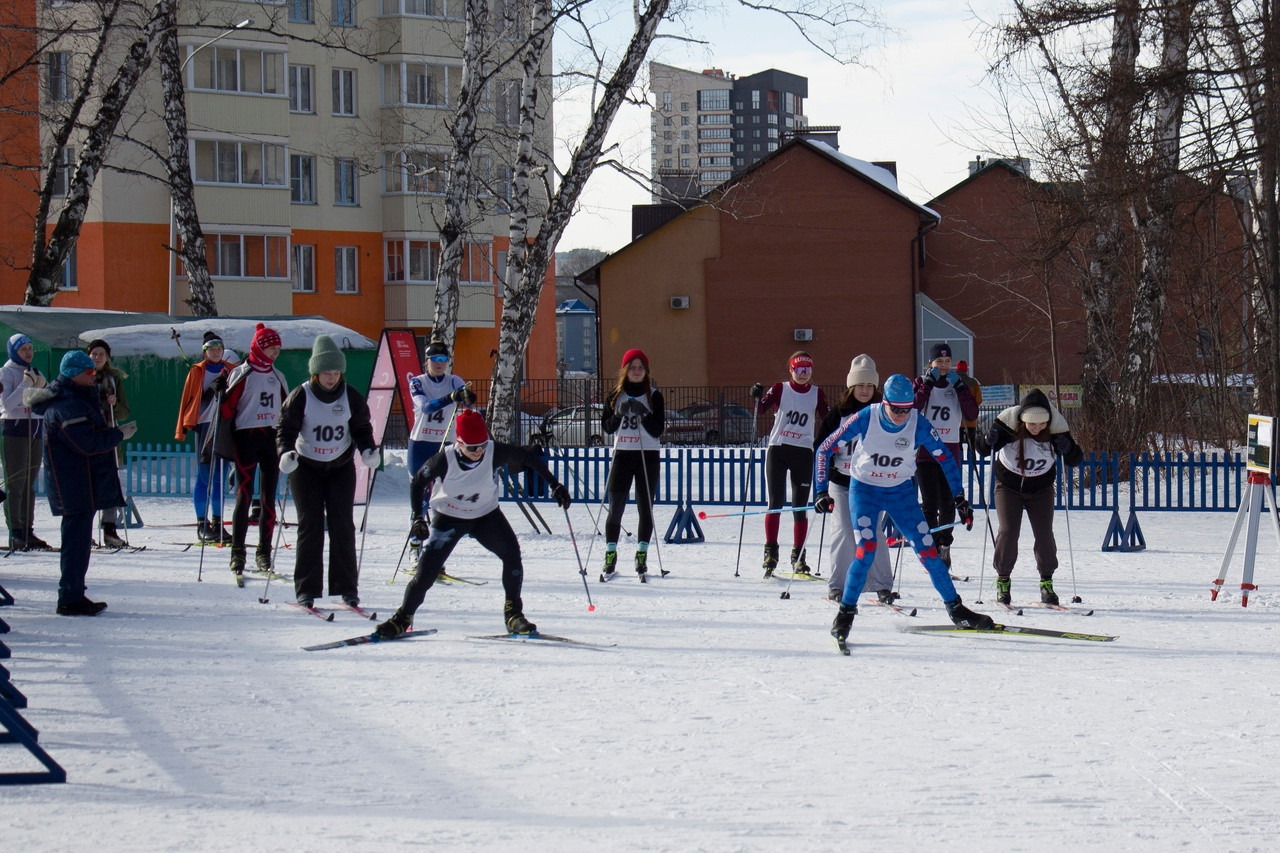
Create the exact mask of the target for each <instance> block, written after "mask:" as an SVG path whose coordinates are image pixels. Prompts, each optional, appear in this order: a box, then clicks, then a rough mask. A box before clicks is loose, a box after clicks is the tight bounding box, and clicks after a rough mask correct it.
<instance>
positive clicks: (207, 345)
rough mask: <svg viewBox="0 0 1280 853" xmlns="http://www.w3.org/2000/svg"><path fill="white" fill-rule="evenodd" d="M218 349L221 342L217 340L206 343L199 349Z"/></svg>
mask: <svg viewBox="0 0 1280 853" xmlns="http://www.w3.org/2000/svg"><path fill="white" fill-rule="evenodd" d="M220 347H222V341H220V340H218V339H217V338H214V339H213V340H211V341H206V342H205V345H204V346H203V347H201V349H202V350H206V349H215V348H220Z"/></svg>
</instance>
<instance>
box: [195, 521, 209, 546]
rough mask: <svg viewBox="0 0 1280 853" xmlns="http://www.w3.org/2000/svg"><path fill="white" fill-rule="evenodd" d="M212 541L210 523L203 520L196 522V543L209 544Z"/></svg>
mask: <svg viewBox="0 0 1280 853" xmlns="http://www.w3.org/2000/svg"><path fill="white" fill-rule="evenodd" d="M211 539H213V534H212V533H210V532H209V522H208V521H207V520H205V519H203V518H202V519H200V520H199V521H197V522H196V541H197V542H208V541H210V540H211Z"/></svg>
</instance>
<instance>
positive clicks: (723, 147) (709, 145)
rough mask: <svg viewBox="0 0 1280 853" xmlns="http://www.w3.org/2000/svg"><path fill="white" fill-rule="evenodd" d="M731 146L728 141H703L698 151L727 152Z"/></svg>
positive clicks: (705, 152) (703, 152)
mask: <svg viewBox="0 0 1280 853" xmlns="http://www.w3.org/2000/svg"><path fill="white" fill-rule="evenodd" d="M730 147H731V143H728V142H703V143H700V144H699V145H698V151H699V152H700V153H702V154H721V153H723V154H727V153H729V148H730Z"/></svg>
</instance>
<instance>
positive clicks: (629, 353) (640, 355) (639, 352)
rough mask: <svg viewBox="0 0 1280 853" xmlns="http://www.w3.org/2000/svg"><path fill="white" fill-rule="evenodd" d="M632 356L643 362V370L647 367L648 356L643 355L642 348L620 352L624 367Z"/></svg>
mask: <svg viewBox="0 0 1280 853" xmlns="http://www.w3.org/2000/svg"><path fill="white" fill-rule="evenodd" d="M634 358H638V359H640V360H641V361H642V362H644V369H645V370H648V369H649V356H647V355H645V354H644V350H642V349H629V350H627V351H626V352H624V353H623V354H622V366H623V367H626V366H627V365H628V364H630V363H631V360H632V359H634Z"/></svg>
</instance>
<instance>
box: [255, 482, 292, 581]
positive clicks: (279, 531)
mask: <svg viewBox="0 0 1280 853" xmlns="http://www.w3.org/2000/svg"><path fill="white" fill-rule="evenodd" d="M272 499H273V500H274V495H273V496H272ZM288 505H289V484H288V481H286V482H285V487H284V497H282V498H281V499H280V526H279V528H277V529H276V547H275V550H274V551H272V552H271V570H270V571H268V572H267V583H266V586H264V587H263V588H262V597H261V598H259V599H258V603H259V604H266V603H267V602H269V601H270V600H271V599H269V598H267V590H269V589H270V588H271V576H272V575H274V574H275V573H276V555H277V554H279V553H280V540H281V539H283V538H284V510H285V507H287V506H288ZM258 523H259V524H262V523H263V522H261V521H259V522H258ZM294 573H295V574H297V570H296V569H295V571H294Z"/></svg>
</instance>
